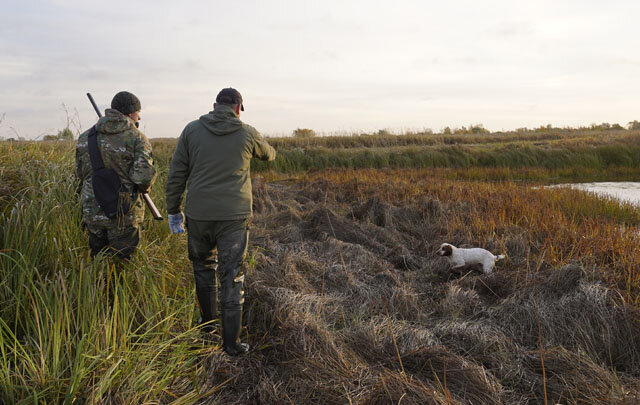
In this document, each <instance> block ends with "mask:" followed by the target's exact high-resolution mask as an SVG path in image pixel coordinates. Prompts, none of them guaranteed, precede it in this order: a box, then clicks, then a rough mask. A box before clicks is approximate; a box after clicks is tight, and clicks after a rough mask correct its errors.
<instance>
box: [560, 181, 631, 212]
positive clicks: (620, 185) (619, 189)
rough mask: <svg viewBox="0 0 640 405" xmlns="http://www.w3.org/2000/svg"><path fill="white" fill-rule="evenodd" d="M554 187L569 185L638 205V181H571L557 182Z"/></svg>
mask: <svg viewBox="0 0 640 405" xmlns="http://www.w3.org/2000/svg"><path fill="white" fill-rule="evenodd" d="M554 187H571V188H575V189H578V190H584V191H589V192H592V193H595V194H600V195H605V196H609V197H614V198H617V199H618V200H620V201H624V202H630V203H632V204H635V205H638V206H640V182H623V181H620V182H603V183H573V184H559V185H557V186H554Z"/></svg>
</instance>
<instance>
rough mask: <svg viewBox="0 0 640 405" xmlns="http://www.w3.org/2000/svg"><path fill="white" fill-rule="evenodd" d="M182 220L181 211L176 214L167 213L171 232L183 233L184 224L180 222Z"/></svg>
mask: <svg viewBox="0 0 640 405" xmlns="http://www.w3.org/2000/svg"><path fill="white" fill-rule="evenodd" d="M183 222H184V216H182V212H179V213H177V214H173V215H172V214H169V229H171V233H173V234H176V233H183V232H184V226H183V225H182V223H183Z"/></svg>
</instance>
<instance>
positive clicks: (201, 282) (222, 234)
mask: <svg viewBox="0 0 640 405" xmlns="http://www.w3.org/2000/svg"><path fill="white" fill-rule="evenodd" d="M187 233H188V237H187V241H188V250H189V259H190V260H191V261H192V262H193V275H194V278H195V284H196V295H197V296H198V301H199V303H200V309H201V312H202V321H203V322H209V321H211V320H213V319H215V318H217V287H216V271H217V272H218V276H219V279H220V290H221V291H220V292H221V302H222V310H223V311H234V310H239V311H241V310H242V304H243V303H244V270H243V262H244V259H245V256H246V253H247V245H248V243H249V220H248V219H241V220H234V221H197V220H194V219H191V218H187ZM216 250H217V263H216Z"/></svg>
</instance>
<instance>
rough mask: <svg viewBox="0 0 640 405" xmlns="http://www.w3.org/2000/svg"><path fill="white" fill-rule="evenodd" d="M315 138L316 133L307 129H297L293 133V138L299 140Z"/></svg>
mask: <svg viewBox="0 0 640 405" xmlns="http://www.w3.org/2000/svg"><path fill="white" fill-rule="evenodd" d="M314 136H316V131H314V130H313V129H309V128H298V129H296V130H294V131H293V137H294V138H299V139H306V138H313V137H314Z"/></svg>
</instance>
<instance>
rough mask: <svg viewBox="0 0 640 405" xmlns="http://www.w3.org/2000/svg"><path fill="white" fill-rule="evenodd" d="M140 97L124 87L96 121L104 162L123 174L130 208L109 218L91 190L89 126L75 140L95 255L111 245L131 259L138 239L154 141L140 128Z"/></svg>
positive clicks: (150, 178) (152, 173) (152, 175)
mask: <svg viewBox="0 0 640 405" xmlns="http://www.w3.org/2000/svg"><path fill="white" fill-rule="evenodd" d="M140 109H141V107H140V100H138V98H137V97H136V96H135V95H133V94H132V93H129V92H126V91H121V92H119V93H118V94H116V95H115V96H114V97H113V100H112V101H111V108H110V109H107V110H106V111H105V115H104V117H102V118H100V120H98V122H97V123H96V131H97V144H98V150H99V151H100V154H101V155H102V160H103V161H104V166H105V167H106V168H110V169H113V170H114V171H115V172H116V173H117V174H118V177H120V182H121V184H122V186H123V188H124V190H126V191H124V192H121V193H120V196H119V197H120V198H121V199H126V200H128V201H130V202H131V203H130V207H131V208H130V210H129V212H127V213H126V214H124V215H118V217H117V218H114V219H109V218H108V217H107V216H106V214H105V213H104V211H102V209H101V208H100V205H98V201H97V200H96V198H95V196H94V194H93V185H92V181H91V176H92V173H93V170H92V167H91V159H90V157H89V145H88V135H89V131H85V132H84V133H83V134H81V135H80V137H79V138H78V143H77V145H76V175H77V177H78V179H79V180H80V190H81V191H80V194H81V198H82V216H83V220H84V222H85V224H86V226H87V230H88V232H89V247H90V248H91V257H93V256H95V255H96V254H98V253H99V252H100V251H101V250H103V249H107V248H109V249H111V250H113V251H114V252H115V254H116V255H117V256H118V257H119V258H121V259H125V260H126V259H128V258H129V256H130V255H131V254H132V253H133V252H134V250H135V249H136V246H137V245H138V241H139V230H138V226H139V224H140V222H141V221H142V219H143V216H144V206H143V204H142V200H141V197H140V194H141V193H143V192H147V191H148V190H149V188H150V187H151V185H152V184H153V181H154V179H155V169H154V167H153V158H152V154H151V143H150V142H149V140H148V139H147V138H146V137H145V136H144V134H143V133H142V132H140V130H138V121H139V120H140Z"/></svg>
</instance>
